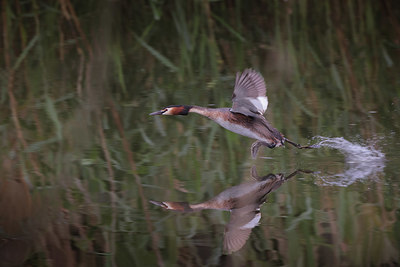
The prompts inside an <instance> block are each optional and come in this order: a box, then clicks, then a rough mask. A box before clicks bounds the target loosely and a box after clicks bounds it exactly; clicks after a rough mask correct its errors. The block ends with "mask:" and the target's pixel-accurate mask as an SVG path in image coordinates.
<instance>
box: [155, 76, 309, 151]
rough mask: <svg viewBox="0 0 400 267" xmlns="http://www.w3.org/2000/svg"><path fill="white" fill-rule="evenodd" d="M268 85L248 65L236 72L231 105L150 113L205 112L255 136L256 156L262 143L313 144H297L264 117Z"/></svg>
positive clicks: (173, 107)
mask: <svg viewBox="0 0 400 267" xmlns="http://www.w3.org/2000/svg"><path fill="white" fill-rule="evenodd" d="M266 92H267V88H266V84H265V81H264V78H263V76H262V75H261V74H260V73H259V72H258V71H256V70H254V69H251V68H249V69H245V70H244V71H243V72H238V73H237V74H236V81H235V86H234V90H233V95H232V107H231V108H208V107H201V106H195V105H170V106H167V107H165V108H163V109H161V110H159V111H156V112H152V113H150V114H149V115H188V114H189V113H197V114H200V115H202V116H205V117H207V118H209V119H211V120H213V121H215V122H216V123H218V124H219V125H220V126H222V127H223V128H225V129H227V130H229V131H232V132H234V133H237V134H240V135H243V136H246V137H250V138H252V139H256V141H255V142H254V143H253V144H252V145H251V156H252V157H253V158H256V157H257V153H258V150H259V148H260V147H261V146H266V147H268V148H271V149H272V148H275V147H280V146H283V145H284V144H285V142H288V143H289V144H291V145H293V146H295V147H297V148H299V149H304V148H313V147H312V146H302V145H300V144H297V143H295V142H293V141H291V140H289V139H288V138H286V137H285V136H284V135H283V134H282V133H280V132H279V131H278V130H277V129H276V128H274V127H273V126H272V125H271V124H270V123H269V122H268V121H267V119H266V118H265V117H264V113H265V111H266V110H267V107H268V97H267V96H266Z"/></svg>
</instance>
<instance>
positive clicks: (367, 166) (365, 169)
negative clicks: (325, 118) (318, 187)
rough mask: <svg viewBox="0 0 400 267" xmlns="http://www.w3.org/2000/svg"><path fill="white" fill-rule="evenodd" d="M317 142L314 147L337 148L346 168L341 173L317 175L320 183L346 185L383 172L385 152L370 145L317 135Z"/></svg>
mask: <svg viewBox="0 0 400 267" xmlns="http://www.w3.org/2000/svg"><path fill="white" fill-rule="evenodd" d="M315 139H317V140H319V142H318V143H317V144H315V145H313V146H314V147H328V148H333V149H337V150H338V151H339V152H340V153H342V154H343V155H344V157H345V162H346V169H345V171H344V172H343V173H338V174H334V175H326V176H323V175H318V174H317V177H318V178H319V179H320V181H321V182H322V185H336V186H343V187H347V186H349V185H351V184H353V183H355V182H356V181H361V180H365V179H368V178H375V177H377V176H378V174H379V173H381V172H383V168H384V167H385V154H384V153H382V152H381V151H379V150H377V149H375V148H374V147H373V146H372V145H366V146H363V145H360V144H356V143H351V142H349V141H347V140H346V139H344V138H343V137H335V138H329V137H323V136H317V137H315Z"/></svg>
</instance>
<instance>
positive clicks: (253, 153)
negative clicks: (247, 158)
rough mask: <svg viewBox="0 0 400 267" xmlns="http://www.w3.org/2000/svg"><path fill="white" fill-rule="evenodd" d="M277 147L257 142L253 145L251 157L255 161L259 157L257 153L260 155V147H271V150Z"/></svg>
mask: <svg viewBox="0 0 400 267" xmlns="http://www.w3.org/2000/svg"><path fill="white" fill-rule="evenodd" d="M275 145H276V144H268V143H266V142H263V141H259V140H257V141H255V142H254V143H253V144H252V145H251V157H252V158H253V159H255V158H256V157H257V153H258V150H259V149H260V146H266V147H269V148H274V147H275Z"/></svg>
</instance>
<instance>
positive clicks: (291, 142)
mask: <svg viewBox="0 0 400 267" xmlns="http://www.w3.org/2000/svg"><path fill="white" fill-rule="evenodd" d="M284 139H285V142H288V143H289V144H291V145H292V146H294V147H297V148H298V149H310V148H316V147H314V146H313V145H311V146H302V145H300V144H297V143H295V142H293V141H291V140H289V139H287V138H286V137H284Z"/></svg>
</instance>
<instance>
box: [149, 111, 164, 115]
mask: <svg viewBox="0 0 400 267" xmlns="http://www.w3.org/2000/svg"><path fill="white" fill-rule="evenodd" d="M163 113H164V110H159V111H156V112H153V113H150V114H149V115H152V116H153V115H162V114H163Z"/></svg>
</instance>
